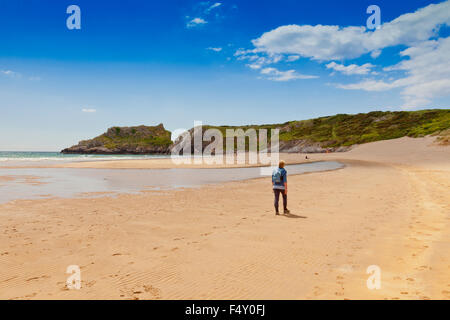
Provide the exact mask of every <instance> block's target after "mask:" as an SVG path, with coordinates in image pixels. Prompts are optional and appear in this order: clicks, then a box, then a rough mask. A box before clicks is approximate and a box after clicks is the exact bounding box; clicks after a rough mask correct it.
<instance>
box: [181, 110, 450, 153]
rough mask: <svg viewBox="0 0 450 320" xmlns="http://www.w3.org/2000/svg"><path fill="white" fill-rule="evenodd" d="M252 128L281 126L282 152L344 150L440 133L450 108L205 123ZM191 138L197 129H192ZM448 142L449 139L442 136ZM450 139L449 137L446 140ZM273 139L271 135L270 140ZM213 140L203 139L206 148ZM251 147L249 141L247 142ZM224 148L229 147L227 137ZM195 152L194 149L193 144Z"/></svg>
mask: <svg viewBox="0 0 450 320" xmlns="http://www.w3.org/2000/svg"><path fill="white" fill-rule="evenodd" d="M249 128H253V129H255V130H257V131H258V130H260V129H267V130H268V133H270V129H280V145H279V150H280V151H281V152H292V153H295V152H299V153H321V152H343V151H347V150H348V149H350V148H351V147H352V146H353V145H357V144H363V143H368V142H374V141H379V140H388V139H396V138H401V137H405V136H408V137H423V136H426V135H430V134H436V135H438V134H439V133H442V132H448V131H445V130H446V129H448V128H450V110H448V109H434V110H420V111H399V112H382V111H375V112H370V113H360V114H355V115H348V114H338V115H335V116H329V117H321V118H316V119H311V120H302V121H290V122H286V123H283V124H272V125H254V126H203V131H206V130H208V129H218V130H219V131H221V132H222V134H223V135H224V137H225V132H226V130H227V129H234V130H236V129H243V130H244V131H246V130H247V129H249ZM189 133H190V134H191V137H192V136H193V129H191V130H189ZM438 139H441V140H442V143H441V144H445V141H447V140H448V137H447V138H443V137H441V138H438ZM445 139H447V140H445ZM269 141H270V138H268V142H269ZM209 144H210V142H203V149H204V148H205V147H206V146H207V145H209ZM182 145H183V139H181V138H179V139H177V141H175V143H174V145H173V146H172V149H173V148H175V147H177V149H181V146H182ZM247 146H248V143H247ZM223 148H224V150H225V149H226V142H225V139H224V141H223ZM191 152H194V146H193V143H192V148H191Z"/></svg>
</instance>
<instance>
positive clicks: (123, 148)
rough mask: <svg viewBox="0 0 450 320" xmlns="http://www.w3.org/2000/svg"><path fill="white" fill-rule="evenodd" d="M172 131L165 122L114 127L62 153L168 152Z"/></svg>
mask: <svg viewBox="0 0 450 320" xmlns="http://www.w3.org/2000/svg"><path fill="white" fill-rule="evenodd" d="M171 144H172V140H171V133H170V131H167V130H166V129H164V126H163V124H159V125H157V126H154V127H149V126H138V127H112V128H109V129H108V131H106V132H105V133H104V134H102V135H100V136H98V137H96V138H93V139H90V140H84V141H80V142H79V143H78V144H77V145H75V146H72V147H70V148H67V149H64V150H62V151H61V152H62V153H71V154H74V153H77V154H167V153H169V152H170V145H171Z"/></svg>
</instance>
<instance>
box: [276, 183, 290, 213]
mask: <svg viewBox="0 0 450 320" xmlns="http://www.w3.org/2000/svg"><path fill="white" fill-rule="evenodd" d="M273 193H274V194H275V203H274V205H275V210H277V212H278V202H279V200H280V193H281V194H282V195H283V208H284V210H287V194H286V193H285V192H284V190H280V189H273Z"/></svg>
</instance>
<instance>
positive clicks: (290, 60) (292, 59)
mask: <svg viewBox="0 0 450 320" xmlns="http://www.w3.org/2000/svg"><path fill="white" fill-rule="evenodd" d="M298 59H300V56H298V55H293V56H288V57H287V58H286V60H287V61H288V62H293V61H297V60H298Z"/></svg>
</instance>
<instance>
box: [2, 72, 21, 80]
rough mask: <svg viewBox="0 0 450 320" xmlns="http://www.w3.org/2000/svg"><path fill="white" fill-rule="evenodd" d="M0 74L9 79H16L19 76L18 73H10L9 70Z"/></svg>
mask: <svg viewBox="0 0 450 320" xmlns="http://www.w3.org/2000/svg"><path fill="white" fill-rule="evenodd" d="M0 73H1V74H3V75H5V76H7V77H11V78H17V77H20V76H21V74H20V73H18V72H14V71H11V70H0Z"/></svg>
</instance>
